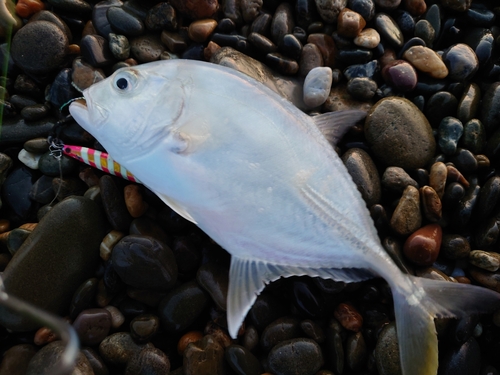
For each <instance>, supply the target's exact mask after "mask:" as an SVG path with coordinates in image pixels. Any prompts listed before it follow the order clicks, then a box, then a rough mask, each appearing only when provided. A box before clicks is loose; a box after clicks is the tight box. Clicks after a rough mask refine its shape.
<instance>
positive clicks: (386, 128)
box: [364, 97, 436, 168]
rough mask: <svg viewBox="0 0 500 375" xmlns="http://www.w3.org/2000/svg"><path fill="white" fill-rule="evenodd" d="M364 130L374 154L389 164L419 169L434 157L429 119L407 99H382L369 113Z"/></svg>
mask: <svg viewBox="0 0 500 375" xmlns="http://www.w3.org/2000/svg"><path fill="white" fill-rule="evenodd" d="M364 130H365V137H366V139H367V141H368V143H369V144H370V145H371V149H372V151H373V153H374V154H375V156H376V157H377V158H378V159H380V160H381V161H382V162H384V163H386V164H387V165H391V166H398V167H402V168H418V167H421V166H424V165H425V164H426V163H428V162H429V160H430V158H431V157H432V156H434V151H435V147H436V144H435V141H434V136H433V134H432V130H431V127H430V125H429V122H428V121H427V119H426V118H425V116H424V115H423V114H422V112H420V110H419V109H418V108H417V107H416V106H415V105H414V104H413V103H411V102H410V101H409V100H407V99H403V98H397V97H390V98H385V99H382V100H379V101H378V102H377V103H376V104H375V105H374V106H373V107H372V108H371V110H370V112H369V113H368V116H367V118H366V121H365V129H364Z"/></svg>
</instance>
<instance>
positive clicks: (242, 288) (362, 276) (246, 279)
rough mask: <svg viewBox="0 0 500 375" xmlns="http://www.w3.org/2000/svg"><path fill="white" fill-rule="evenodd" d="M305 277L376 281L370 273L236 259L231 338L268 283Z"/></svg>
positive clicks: (229, 303) (230, 311)
mask: <svg viewBox="0 0 500 375" xmlns="http://www.w3.org/2000/svg"><path fill="white" fill-rule="evenodd" d="M304 275H307V276H311V277H322V278H326V279H334V280H336V281H344V282H348V283H349V282H356V281H362V280H366V279H370V278H372V277H373V275H372V274H371V273H370V272H369V271H366V270H361V269H355V268H343V269H327V268H309V267H300V266H286V265H276V264H271V263H267V262H264V261H261V260H253V259H241V258H237V257H235V256H234V255H233V256H232V258H231V269H230V271H229V288H228V296H227V322H228V329H229V334H230V335H231V337H232V338H236V336H237V335H238V330H239V328H240V326H241V324H242V323H243V320H245V316H246V315H247V313H248V311H249V310H250V308H251V307H252V305H253V303H254V302H255V300H256V299H257V296H258V295H259V294H260V292H262V291H263V290H264V288H265V287H266V285H267V284H268V283H270V282H272V281H275V280H278V279H279V278H280V277H290V276H304Z"/></svg>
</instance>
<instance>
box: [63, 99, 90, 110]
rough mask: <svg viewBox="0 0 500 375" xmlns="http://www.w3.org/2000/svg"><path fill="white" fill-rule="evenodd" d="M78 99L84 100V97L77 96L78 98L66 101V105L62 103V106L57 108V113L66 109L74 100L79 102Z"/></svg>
mask: <svg viewBox="0 0 500 375" xmlns="http://www.w3.org/2000/svg"><path fill="white" fill-rule="evenodd" d="M79 99H83V100H85V97H84V96H79V97H78V98H73V99H70V100H68V101H67V102H66V103H64V104H63V105H62V106H60V107H59V111H61V112H62V110H63V109H64V108H65V107H67V106H68V105H70V104H71V103H73V102H74V101H75V100H79Z"/></svg>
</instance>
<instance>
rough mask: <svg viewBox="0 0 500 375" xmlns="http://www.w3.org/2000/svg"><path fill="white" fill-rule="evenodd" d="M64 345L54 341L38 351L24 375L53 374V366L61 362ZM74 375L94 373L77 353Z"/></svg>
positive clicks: (80, 354)
mask: <svg viewBox="0 0 500 375" xmlns="http://www.w3.org/2000/svg"><path fill="white" fill-rule="evenodd" d="M65 348H66V345H65V344H64V343H63V342H62V341H54V342H52V343H50V344H48V345H46V346H44V347H43V348H42V349H40V350H39V351H38V352H37V353H36V354H35V355H34V356H33V358H31V360H30V361H29V363H28V368H27V370H26V375H50V374H53V366H54V365H55V364H56V363H58V362H59V361H61V360H62V358H63V354H64V351H65ZM73 371H74V373H76V374H82V375H92V374H93V373H94V372H93V370H92V366H91V365H90V363H89V361H88V359H87V357H85V355H83V353H81V352H79V353H78V355H77V358H76V361H75V369H74V370H73Z"/></svg>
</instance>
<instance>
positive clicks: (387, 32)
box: [374, 12, 404, 48]
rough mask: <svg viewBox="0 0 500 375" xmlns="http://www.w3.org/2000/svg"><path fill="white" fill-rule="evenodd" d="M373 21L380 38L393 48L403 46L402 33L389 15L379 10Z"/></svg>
mask: <svg viewBox="0 0 500 375" xmlns="http://www.w3.org/2000/svg"><path fill="white" fill-rule="evenodd" d="M374 22H375V29H376V30H377V31H378V33H379V34H380V36H381V37H382V39H385V40H386V41H387V42H389V44H391V45H392V46H393V47H395V48H401V47H402V46H403V42H404V37H403V33H402V32H401V30H400V29H399V26H398V24H397V23H396V21H394V19H393V18H392V17H391V16H389V15H388V14H385V13H382V12H380V13H378V14H377V15H376V16H375V18H374Z"/></svg>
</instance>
